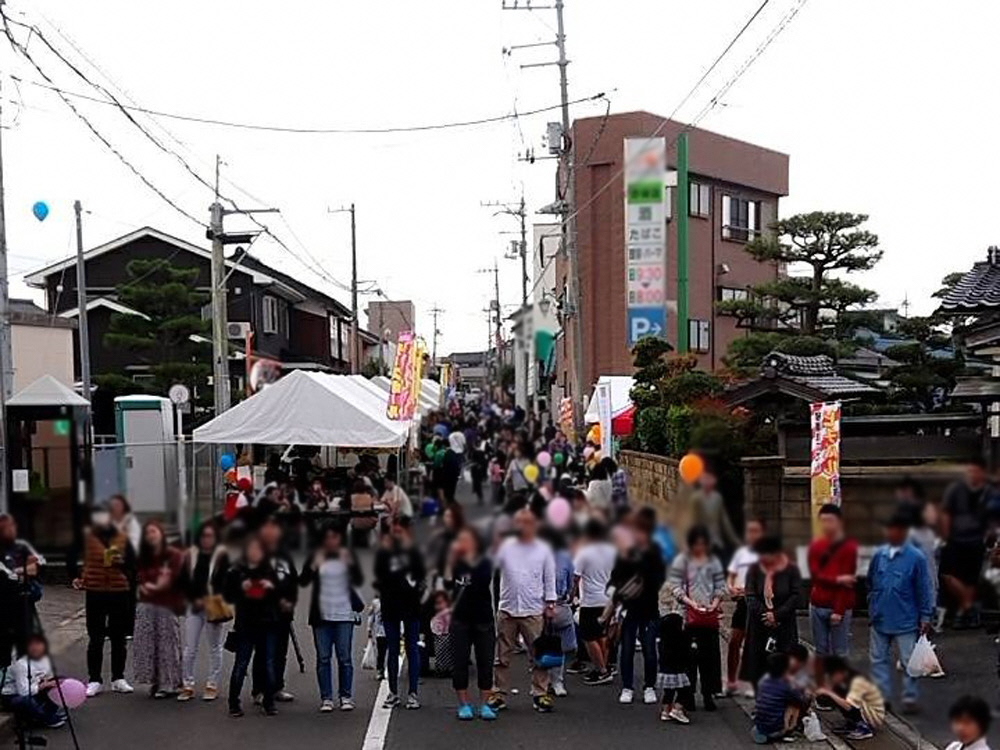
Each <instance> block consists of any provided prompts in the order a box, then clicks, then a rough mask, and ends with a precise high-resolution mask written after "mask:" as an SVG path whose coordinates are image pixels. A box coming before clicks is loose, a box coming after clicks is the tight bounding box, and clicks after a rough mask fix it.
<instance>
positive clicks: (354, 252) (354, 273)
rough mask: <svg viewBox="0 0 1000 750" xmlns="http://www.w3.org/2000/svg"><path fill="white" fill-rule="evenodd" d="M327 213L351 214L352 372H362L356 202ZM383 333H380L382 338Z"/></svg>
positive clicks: (331, 209) (329, 209)
mask: <svg viewBox="0 0 1000 750" xmlns="http://www.w3.org/2000/svg"><path fill="white" fill-rule="evenodd" d="M327 213H331V214H341V213H350V214H351V374H352V375H356V374H357V373H358V372H360V370H361V367H360V362H359V360H360V359H361V357H360V356H359V348H358V233H357V224H356V222H355V214H354V204H353V203H352V204H351V205H350V207H348V208H328V209H327ZM381 336H382V334H381V333H379V337H380V338H381Z"/></svg>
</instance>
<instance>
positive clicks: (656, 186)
mask: <svg viewBox="0 0 1000 750" xmlns="http://www.w3.org/2000/svg"><path fill="white" fill-rule="evenodd" d="M628 202H629V203H663V180H641V181H639V182H633V183H630V184H629V186H628Z"/></svg>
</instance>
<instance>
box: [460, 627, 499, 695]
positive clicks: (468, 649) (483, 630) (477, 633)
mask: <svg viewBox="0 0 1000 750" xmlns="http://www.w3.org/2000/svg"><path fill="white" fill-rule="evenodd" d="M450 632H451V637H452V644H453V646H454V649H455V666H454V668H453V669H452V672H451V686H452V687H453V688H454V689H455V690H467V689H468V688H469V657H470V656H471V655H472V653H473V652H475V654H476V684H477V685H478V686H479V689H480V690H482V691H486V690H492V689H493V656H494V653H495V650H496V641H497V634H496V629H495V627H494V626H493V623H492V622H485V623H478V624H472V623H466V622H460V621H459V620H452V621H451V631H450Z"/></svg>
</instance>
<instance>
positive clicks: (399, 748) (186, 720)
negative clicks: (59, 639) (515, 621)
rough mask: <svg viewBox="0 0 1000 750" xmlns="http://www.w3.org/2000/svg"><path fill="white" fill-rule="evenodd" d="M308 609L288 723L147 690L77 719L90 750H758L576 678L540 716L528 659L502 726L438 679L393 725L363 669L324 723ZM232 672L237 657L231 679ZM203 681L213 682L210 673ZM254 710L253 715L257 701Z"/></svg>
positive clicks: (365, 561)
mask: <svg viewBox="0 0 1000 750" xmlns="http://www.w3.org/2000/svg"><path fill="white" fill-rule="evenodd" d="M467 504H468V503H467ZM469 511H470V513H469V515H470V516H472V517H475V516H477V515H480V513H477V509H474V508H471V507H470V508H469ZM361 560H362V565H363V566H364V569H365V572H366V576H368V575H370V571H371V553H370V552H363V553H362V555H361ZM307 599H308V597H303V601H302V603H301V606H300V611H299V614H298V616H297V623H298V625H297V633H298V636H299V641H300V643H301V644H302V648H303V652H304V656H305V658H306V673H305V674H300V673H299V671H298V668H297V666H296V665H295V662H294V659H293V658H292V657H291V655H290V658H289V668H288V671H287V675H286V681H287V687H288V689H289V690H291V691H292V692H293V693H295V695H296V696H297V699H296V701H295V702H293V703H289V704H281V705H280V706H279V711H280V713H279V715H278V716H275V717H270V718H268V717H265V716H263V715H262V714H261V713H259V712H257V711H256V710H248V711H247V715H246V716H245V717H244V718H242V719H232V718H230V717H229V716H228V715H227V712H226V704H225V700H224V699H221V698H220V700H218V701H216V702H215V703H203V702H202V701H200V700H195V701H191V702H190V703H186V704H179V703H177V702H176V701H174V700H161V701H157V700H153V699H151V698H149V697H148V695H147V694H146V693H145V692H144V688H142V687H140V686H137V689H136V693H134V694H133V695H115V694H111V693H105V694H103V695H101V696H99V697H97V698H94V699H92V700H89V701H88V702H87V703H86V704H85V705H84V706H83V707H81V708H80V709H78V710H77V711H75V712H74V713H73V717H74V725H75V728H76V731H77V736H78V738H79V743H80V747H82V748H84V749H94V748H102V749H111V750H114V749H116V748H129V750H135V749H136V748H140V750H161V749H162V750H166V749H167V748H176V747H178V746H189V747H213V748H237V747H239V748H246V747H259V748H267V747H296V748H309V747H329V746H331V745H333V746H336V747H338V748H359V749H361V748H363V749H364V750H381V748H383V747H384V748H389V749H391V750H403V748H413V747H416V748H421V749H425V748H426V749H427V750H432V749H435V748H441V749H442V750H451V749H452V748H457V747H473V748H476V750H489V749H490V748H506V749H510V748H522V747H524V748H553V747H573V748H598V747H612V746H617V747H640V746H641V747H650V746H651V745H652V744H653V743H657V744H658V743H665V742H678V741H679V742H682V743H685V744H689V745H690V746H691V747H698V748H704V749H705V750H714V749H715V748H719V749H720V750H721V749H723V748H725V750H732V749H733V748H738V747H747V748H748V747H751V746H752V743H751V741H750V737H749V720H748V719H747V718H746V715H745V714H744V713H743V711H742V710H741V709H740V708H738V707H737V706H736V705H735V704H734V703H733V702H731V701H722V702H721V703H720V710H719V712H718V713H715V714H707V713H705V712H702V711H699V712H697V713H695V714H693V716H692V718H693V723H692V724H691V725H690V726H689V727H679V726H675V725H665V724H663V723H661V722H660V721H659V719H658V712H659V707H658V706H646V705H642V704H641V703H637V704H634V705H632V706H621V705H619V704H618V703H617V697H618V690H619V686H618V685H617V684H614V685H606V686H601V687H588V686H585V685H583V683H582V682H581V681H580V677H579V676H574V675H570V676H568V677H567V683H568V684H567V686H568V688H569V690H570V695H569V696H568V697H566V698H561V699H558V700H557V704H556V710H555V712H553V713H552V714H549V715H539V714H536V713H535V712H534V711H533V710H532V708H531V703H530V699H529V697H528V687H529V674H528V670H527V663H526V662H525V661H524V660H523V659H524V657H521V661H520V662H515V667H514V675H515V687H517V688H519V694H518V695H515V696H512V697H511V700H510V707H509V708H508V709H507V710H506V711H505V712H503V713H502V714H501V716H500V719H499V720H498V721H496V722H494V723H492V724H488V723H486V722H482V721H479V720H477V721H473V722H459V721H458V720H457V719H456V718H455V710H456V707H457V704H456V700H455V696H454V693H453V692H452V691H451V684H450V680H445V679H435V678H429V679H427V680H425V681H424V682H423V683H422V685H421V693H420V698H421V701H422V703H423V708H421V709H420V710H419V711H404V710H402V709H396V710H395V711H392V712H388V714H387V715H386V714H385V713H382V712H380V710H379V708H378V705H377V704H378V703H380V700H378V701H377V700H376V699H377V694H378V689H379V683H377V682H376V681H375V680H374V679H373V673H372V672H366V671H363V670H361V669H360V668H358V667H356V669H355V690H354V692H355V698H356V700H357V709H356V710H355V711H353V712H349V713H343V712H339V711H338V712H335V713H333V714H320V713H318V710H317V709H318V691H317V687H316V678H315V674H314V671H313V669H314V666H315V656H314V651H313V646H312V636H311V633H310V631H309V629H308V627H306V625H305V620H306V611H305V605H306V601H307ZM355 633H356V635H355V665H360V661H361V652H362V650H363V648H364V637H363V633H364V631H363V629H358V630H356V631H355ZM85 646H86V642H85V641H82V640H81V641H80V642H78V643H77V644H75V645H74V646H72V647H70V648H69V649H67V651H66V652H65V653H63V654H62V656H60V657H59V659H58V663H57V668H58V669H59V671H60V673H61V674H62V675H66V676H78V677H83V676H84V675H85V674H86V670H85ZM230 666H231V660H230V658H229V655H228V654H227V659H226V675H228V670H229V668H230ZM107 668H108V665H107V661H106V664H105V669H106V670H107ZM199 674H204V665H202V666H201V668H200V670H199ZM225 681H227V678H224V682H225ZM248 682H249V681H248ZM474 684H475V683H474V681H473V685H474ZM248 689H249V688H247V690H248ZM244 702H245V704H247V707H248V708H249V705H248V704H249V699H248V698H246V700H245V701H244ZM383 720H385V721H386V722H387V724H386V726H385V727H384V728H383V727H382V726H381V723H380V722H381V721H383ZM369 724H371V725H372V726H371V731H369ZM47 736H48V738H49V743H50V744H49V747H50V748H52V750H68V749H69V748H72V747H73V742H72V739H71V736H70V733H69V731H68V728H67V729H61V730H57V731H53V732H48V733H47ZM366 737H367V740H366Z"/></svg>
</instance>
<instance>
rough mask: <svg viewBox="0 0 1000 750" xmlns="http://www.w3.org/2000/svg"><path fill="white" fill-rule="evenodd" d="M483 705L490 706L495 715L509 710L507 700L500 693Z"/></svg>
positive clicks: (492, 696)
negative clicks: (506, 709)
mask: <svg viewBox="0 0 1000 750" xmlns="http://www.w3.org/2000/svg"><path fill="white" fill-rule="evenodd" d="M483 705H484V706H489V708H490V709H491V710H492V711H493V713H494V715H495V714H498V713H500V712H501V711H503V710H504V709H505V708H507V699H506V698H504V697H503V695H501V694H500V693H493V695H491V696H490V697H489V698H487V699H486V703H484V704H483Z"/></svg>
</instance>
